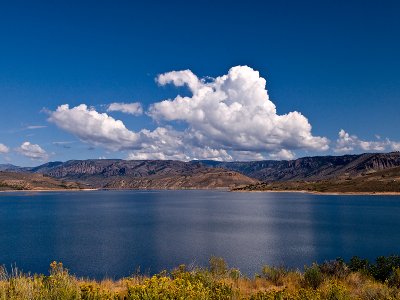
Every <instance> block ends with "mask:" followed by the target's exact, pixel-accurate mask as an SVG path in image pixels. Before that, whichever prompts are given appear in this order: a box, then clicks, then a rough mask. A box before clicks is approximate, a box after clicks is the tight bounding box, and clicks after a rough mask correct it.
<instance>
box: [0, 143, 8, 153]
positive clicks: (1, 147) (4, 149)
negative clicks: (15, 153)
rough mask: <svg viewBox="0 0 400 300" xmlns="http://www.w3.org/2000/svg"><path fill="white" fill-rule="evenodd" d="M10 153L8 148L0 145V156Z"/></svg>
mask: <svg viewBox="0 0 400 300" xmlns="http://www.w3.org/2000/svg"><path fill="white" fill-rule="evenodd" d="M9 151H10V148H8V147H7V146H6V145H4V144H1V143H0V154H5V153H8V152H9Z"/></svg>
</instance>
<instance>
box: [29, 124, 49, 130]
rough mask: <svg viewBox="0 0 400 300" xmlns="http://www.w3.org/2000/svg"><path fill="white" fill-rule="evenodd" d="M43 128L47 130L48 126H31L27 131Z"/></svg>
mask: <svg viewBox="0 0 400 300" xmlns="http://www.w3.org/2000/svg"><path fill="white" fill-rule="evenodd" d="M42 128H47V126H45V125H29V126H26V128H25V129H28V130H34V129H42Z"/></svg>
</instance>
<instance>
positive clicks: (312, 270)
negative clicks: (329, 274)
mask: <svg viewBox="0 0 400 300" xmlns="http://www.w3.org/2000/svg"><path fill="white" fill-rule="evenodd" d="M323 281H324V276H323V274H322V272H321V270H320V268H319V266H318V265H317V264H315V263H314V264H313V265H312V266H311V267H305V272H304V283H305V285H306V286H307V287H311V288H313V289H317V288H318V287H319V286H320V285H321V283H322V282H323Z"/></svg>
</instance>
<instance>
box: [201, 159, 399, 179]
mask: <svg viewBox="0 0 400 300" xmlns="http://www.w3.org/2000/svg"><path fill="white" fill-rule="evenodd" d="M202 163H203V164H205V165H210V166H211V165H212V166H213V167H219V168H225V169H229V170H232V171H236V172H239V173H242V174H244V175H246V176H249V177H252V178H255V179H257V180H260V181H268V182H273V181H291V180H324V179H332V178H340V177H359V176H362V175H365V174H368V173H371V172H376V171H380V170H385V169H389V168H394V167H399V166H400V152H391V153H364V154H359V155H343V156H315V157H303V158H299V159H296V160H283V161H274V160H264V161H251V162H218V163H215V162H212V164H209V163H208V162H207V161H203V162H202Z"/></svg>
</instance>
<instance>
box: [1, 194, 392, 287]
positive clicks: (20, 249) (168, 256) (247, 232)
mask: <svg viewBox="0 0 400 300" xmlns="http://www.w3.org/2000/svg"><path fill="white" fill-rule="evenodd" d="M399 229H400V197H398V196H326V195H310V194H303V193H230V192H223V191H92V192H42V193H39V192H29V193H28V192H15V193H0V264H4V265H6V266H11V264H16V265H17V266H18V267H19V268H21V269H23V270H24V271H30V272H44V273H47V270H48V265H49V263H50V262H51V261H53V260H57V261H62V262H63V263H64V265H66V266H67V267H68V268H69V269H70V270H71V272H72V273H74V274H76V275H78V276H85V277H86V276H88V277H93V278H100V279H101V278H104V277H111V278H120V277H122V276H128V275H130V274H131V273H133V272H135V271H136V270H137V268H138V267H140V270H141V271H142V272H149V273H154V272H158V271H160V270H162V269H169V268H172V267H175V266H177V265H179V264H181V263H186V264H191V263H194V264H196V265H203V266H204V265H207V261H208V259H209V257H210V256H212V255H216V256H222V257H224V258H225V259H226V260H227V262H228V264H229V265H230V266H232V267H239V268H240V269H241V270H242V271H243V272H244V273H246V274H254V273H256V272H260V269H261V266H262V265H263V264H271V265H285V266H288V267H293V268H303V266H304V265H306V264H307V265H309V264H311V263H312V262H314V261H317V262H322V261H324V260H328V259H335V258H336V257H339V256H340V257H343V258H345V259H349V258H350V257H351V256H353V255H358V256H362V257H365V258H369V259H374V258H375V257H376V256H379V255H389V254H400V230H399Z"/></svg>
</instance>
